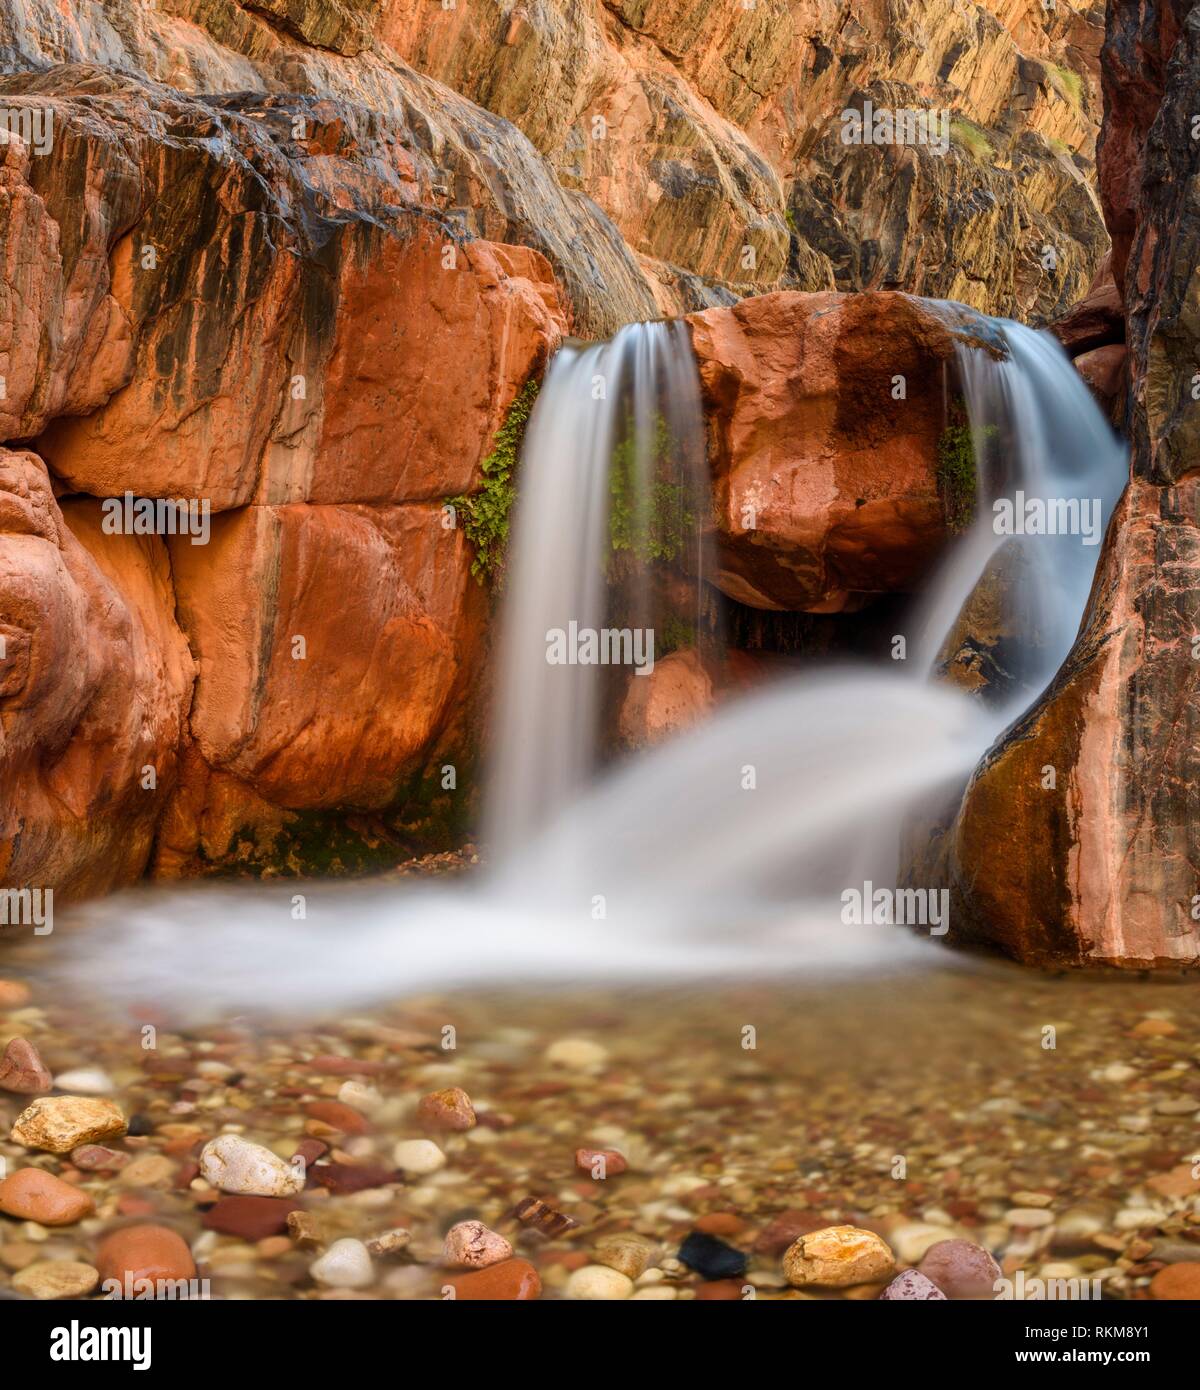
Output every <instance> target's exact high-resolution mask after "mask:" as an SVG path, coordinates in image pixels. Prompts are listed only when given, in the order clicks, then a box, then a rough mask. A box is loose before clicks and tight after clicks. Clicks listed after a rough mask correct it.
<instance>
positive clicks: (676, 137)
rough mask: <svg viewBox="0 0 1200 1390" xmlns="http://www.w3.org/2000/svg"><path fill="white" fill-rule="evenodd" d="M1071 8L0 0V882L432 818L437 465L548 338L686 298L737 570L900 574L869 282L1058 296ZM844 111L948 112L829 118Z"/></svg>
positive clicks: (521, 383)
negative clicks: (173, 509)
mask: <svg viewBox="0 0 1200 1390" xmlns="http://www.w3.org/2000/svg"><path fill="white" fill-rule="evenodd" d="M1101 34H1102V29H1101V24H1100V19H1099V16H1098V14H1097V12H1096V11H1095V10H1089V9H1085V8H1083V7H1072V6H1068V5H1065V4H1059V5H1057V6H1055V7H1053V8H1052V9H1049V10H1047V9H1044V8H1043V7H1042V6H1041V5H1040V4H1034V3H1023V2H1022V0H1017V2H1016V3H1013V0H1003V3H1000V2H999V0H997V3H989V4H965V5H963V4H956V5H950V4H947V3H946V0H924V2H923V3H921V4H918V5H916V6H913V5H911V4H901V3H898V0H876V2H874V3H870V4H850V3H845V2H844V0H838V2H835V0H800V2H799V3H792V2H791V0H789V2H788V3H785V2H784V0H749V2H748V0H725V3H721V4H715V3H714V4H700V5H689V6H682V5H679V4H678V3H675V2H674V0H662V3H658V2H657V0H650V3H637V4H634V3H628V4H627V3H606V4H602V3H600V0H545V2H544V3H541V2H540V0H532V2H531V3H524V2H522V3H517V4H509V3H507V0H506V3H504V4H502V5H500V6H496V5H492V4H485V3H483V2H482V0H457V3H452V4H436V3H433V0H421V3H420V4H418V3H417V0H386V3H359V0H253V3H250V0H247V2H246V3H236V0H104V2H103V3H101V0H75V3H73V4H72V5H71V6H69V7H67V6H62V5H60V4H58V3H57V2H56V0H25V3H23V4H21V5H20V6H10V7H7V8H6V9H4V11H3V12H2V13H0V67H2V68H3V70H4V72H5V74H6V75H5V76H4V77H3V78H0V108H3V111H4V113H5V121H6V129H8V128H14V129H15V128H16V127H18V126H20V123H21V121H22V120H23V119H24V120H28V121H32V119H33V116H34V114H35V113H40V115H41V117H43V118H44V117H45V116H46V115H49V116H50V117H51V118H52V122H53V129H52V138H51V139H50V140H49V141H48V142H47V147H46V148H44V149H43V148H41V147H40V145H39V142H38V141H37V140H33V141H25V140H20V139H15V138H14V139H11V140H8V141H6V142H4V143H3V145H0V220H2V221H3V225H4V228H5V236H4V238H3V243H2V254H3V265H2V266H0V379H2V381H0V384H2V387H3V389H2V390H0V426H2V427H0V445H3V446H4V447H3V453H0V489H2V490H0V637H3V639H4V641H3V647H2V651H0V738H2V743H0V772H2V775H3V785H4V799H3V802H2V803H0V873H2V875H3V879H4V881H5V882H6V883H16V884H34V885H38V886H53V887H55V888H57V889H58V890H59V891H61V892H63V893H65V894H66V895H68V896H84V895H86V894H89V893H93V892H98V891H102V890H105V889H108V888H111V887H114V886H117V885H119V884H121V883H124V882H128V881H130V880H132V879H134V878H136V877H137V876H139V875H140V874H142V873H143V872H147V871H149V872H152V873H159V874H168V875H177V874H193V873H202V872H209V871H213V870H219V871H228V870H245V871H247V872H267V873H279V872H311V871H319V870H332V871H353V870H355V869H358V868H362V867H366V866H368V865H370V864H373V863H379V862H390V861H392V860H394V859H396V858H398V857H400V856H402V855H403V854H404V853H406V852H410V851H411V849H412V848H414V847H415V846H417V845H420V844H422V843H426V842H428V841H429V839H430V837H433V839H434V840H437V841H438V842H444V841H445V839H446V838H448V837H451V836H453V835H454V834H455V833H456V831H461V828H462V826H463V824H464V817H465V814H466V811H467V809H468V807H469V794H470V789H471V787H472V785H473V778H472V772H473V766H474V762H475V759H476V756H477V753H478V745H479V727H480V718H479V712H480V704H481V700H482V698H483V695H484V694H485V693H486V692H485V690H484V682H483V677H484V675H485V672H486V665H487V634H488V631H489V617H490V612H491V607H492V603H493V599H494V596H493V595H491V594H489V593H488V592H487V589H486V588H485V587H484V586H482V585H481V584H479V583H478V582H476V579H475V578H474V577H473V576H472V573H471V570H472V563H473V560H474V558H475V557H474V555H473V552H472V546H471V543H470V542H469V540H468V539H467V538H466V536H465V535H464V533H463V530H462V529H461V528H460V526H459V525H458V524H457V523H458V520H459V518H457V517H456V516H455V514H454V512H453V511H449V512H448V511H447V507H446V503H447V499H448V498H450V497H460V496H464V495H465V496H471V495H476V496H478V495H479V494H480V490H481V489H483V488H485V486H486V484H487V475H486V474H485V471H484V467H483V465H484V463H485V461H486V460H487V459H488V457H489V453H490V451H491V450H492V449H493V445H494V440H495V437H496V431H497V430H498V429H499V428H500V426H501V425H502V424H503V423H504V422H505V420H506V418H507V417H508V413H509V410H510V407H511V406H512V404H513V402H514V401H515V400H517V398H518V397H519V396H521V397H522V398H523V399H524V398H525V393H527V392H528V390H529V389H531V383H536V380H537V378H538V377H539V376H540V373H541V370H542V367H543V365H544V362H545V360H546V358H547V355H548V354H549V353H550V352H552V351H553V349H554V347H555V346H556V344H557V343H558V342H559V341H560V339H561V338H562V336H563V335H564V334H566V333H576V334H579V335H581V336H600V335H605V334H608V333H610V332H612V331H613V330H614V329H615V328H616V327H617V326H619V325H620V324H623V323H626V322H629V321H633V320H639V319H645V318H650V317H654V316H656V315H659V314H667V313H669V314H674V313H683V312H688V313H690V314H691V315H692V319H691V322H692V326H693V337H694V339H695V341H696V344H697V349H698V352H699V354H700V356H701V358H702V360H703V370H704V373H705V389H706V398H707V402H708V410H709V415H710V433H711V438H712V441H713V447H714V462H715V466H716V468H717V484H718V494H719V496H718V503H719V513H718V522H717V525H718V530H719V532H720V538H721V547H722V571H721V578H720V582H721V585H722V587H723V588H725V590H726V592H727V593H729V594H730V595H732V596H733V597H734V598H736V599H738V600H739V601H740V602H742V603H744V604H747V605H750V606H752V607H756V608H762V609H769V610H785V611H789V610H803V611H806V612H816V613H820V612H833V611H841V610H845V609H848V608H853V607H855V606H857V605H858V604H860V603H862V602H865V601H866V600H867V599H869V598H870V597H872V596H874V595H877V594H881V593H884V594H886V593H892V592H896V591H904V590H906V589H909V588H911V587H912V586H914V585H916V584H918V583H919V582H920V579H921V577H922V576H923V574H924V573H925V572H926V571H927V569H928V566H929V564H930V563H931V562H932V560H933V559H934V557H935V555H936V553H937V550H938V548H939V546H940V545H941V543H942V540H943V539H944V536H945V532H946V527H945V521H944V516H943V512H942V505H941V501H940V499H939V496H938V491H937V482H936V477H935V456H936V446H937V438H938V433H939V430H940V428H941V427H942V424H943V423H944V422H943V421H942V420H941V417H940V414H939V407H938V406H937V404H936V402H938V401H940V400H941V399H942V396H943V393H944V373H945V363H946V361H947V359H948V356H949V355H950V353H951V351H952V348H951V346H950V344H951V338H950V336H949V335H948V334H947V333H946V331H945V329H944V328H943V327H939V326H937V325H936V324H935V323H933V322H932V321H931V320H929V319H928V317H927V316H925V315H923V314H922V313H920V312H919V311H917V310H915V309H913V307H912V306H911V304H910V303H908V302H907V301H905V300H904V299H903V296H902V295H897V294H890V293H887V292H888V291H893V290H902V291H909V292H911V293H914V294H927V295H938V296H949V297H954V298H957V299H961V300H963V301H965V302H967V303H968V304H971V305H973V306H975V307H977V308H979V309H982V310H987V311H991V312H1002V313H1011V314H1015V315H1017V316H1020V317H1023V318H1026V319H1031V320H1035V321H1044V320H1049V319H1053V318H1055V317H1057V316H1059V315H1061V313H1062V312H1063V310H1064V309H1066V308H1067V307H1068V306H1070V305H1071V304H1073V303H1074V302H1075V301H1077V300H1078V299H1079V298H1080V297H1081V295H1083V293H1084V292H1085V291H1086V289H1087V287H1088V286H1089V285H1090V284H1091V283H1092V281H1093V278H1094V276H1095V273H1096V270H1097V267H1098V266H1099V265H1100V262H1101V258H1102V257H1103V255H1104V254H1105V251H1106V249H1107V238H1106V235H1105V232H1104V229H1103V225H1102V222H1101V219H1100V215H1099V210H1098V203H1097V198H1096V194H1095V191H1094V188H1093V183H1094V177H1093V176H1094V160H1095V149H1096V139H1097V133H1098V118H1099V112H1100V95H1099V93H1100V67H1099V57H1098V55H1099V46H1100V39H1101ZM872 107H873V108H875V109H877V110H882V111H892V110H894V109H896V108H903V107H912V108H915V109H920V110H922V111H928V110H938V111H944V112H945V114H946V117H947V124H946V125H945V127H944V128H943V127H942V126H941V125H937V126H935V127H928V128H925V130H924V134H923V136H922V137H921V138H919V139H916V140H915V141H909V142H908V143H899V144H897V143H891V142H889V141H888V140H883V142H882V143H880V142H877V141H876V140H874V139H873V138H872V139H870V140H867V141H862V142H859V143H847V142H846V141H845V140H844V139H843V128H844V121H843V115H842V113H843V110H844V109H846V108H849V109H851V110H853V111H855V112H857V113H859V115H860V117H861V115H862V114H863V113H865V112H869V111H870V110H871V109H872ZM868 125H869V121H868ZM30 128H31V129H35V127H32V126H31V127H30ZM873 129H874V128H873V127H871V128H870V129H869V132H868V133H869V134H873ZM941 135H944V136H945V145H944V148H942V147H940V146H939V145H938V144H937V140H938V139H939V138H940V136H941ZM850 291H868V292H871V293H867V294H865V295H864V296H863V297H862V299H861V300H855V299H854V298H853V297H851V298H847V297H846V296H847V292H850ZM875 291H883V292H884V293H874V292H875ZM748 296H754V298H747V297H748ZM877 340H878V344H879V346H876V341H877ZM759 354H761V359H760V360H758V361H756V360H755V359H756V358H757V357H758V355H759ZM764 368H769V371H765V370H764ZM776 368H778V369H779V371H780V372H781V373H782V374H783V377H782V379H784V380H786V381H787V382H788V384H789V389H791V390H793V392H794V394H795V395H796V397H797V399H798V400H799V401H800V402H801V403H802V404H801V405H800V406H798V407H794V408H793V407H789V406H787V404H786V403H785V402H782V401H781V399H780V397H779V395H778V390H777V388H776V387H774V386H772V385H771V383H770V382H769V381H768V380H767V377H768V376H769V374H770V372H773V371H774V370H775V369H776ZM897 372H899V373H902V374H907V375H909V376H911V377H912V378H913V381H914V383H915V386H916V389H915V390H914V391H913V392H912V394H910V396H909V397H908V404H907V406H906V407H905V408H904V409H903V410H899V409H897V408H895V405H894V402H891V400H890V398H889V397H888V396H887V394H886V392H887V383H888V382H890V381H891V379H892V377H893V376H894V374H895V373H897ZM876 398H877V399H876ZM872 402H874V403H872ZM881 458H885V459H887V460H888V466H886V467H885V466H883V465H882V464H881V462H880V459H881ZM892 465H895V466H894V467H893V466H892ZM113 500H115V502H116V504H117V507H118V512H117V515H118V516H119V517H121V518H124V520H122V521H120V522H119V523H114V521H113V514H112V512H111V511H110V510H109V502H110V501H113ZM143 501H144V502H146V503H147V504H155V503H159V502H163V503H169V504H171V505H172V506H175V504H193V505H194V507H195V508H196V509H197V510H198V509H200V508H201V507H205V508H207V509H208V513H207V515H206V518H205V534H204V537H203V543H200V544H194V543H193V542H194V541H195V540H197V539H199V537H194V536H192V535H189V534H186V533H185V534H173V533H171V528H169V527H165V526H164V525H163V524H162V515H164V514H161V513H155V514H154V515H156V516H157V517H158V519H157V520H156V521H155V522H154V523H153V524H150V525H148V526H147V527H146V528H144V529H138V528H137V527H136V526H130V525H129V524H128V518H130V517H132V516H133V514H134V513H133V508H134V505H135V504H140V503H141V502H143ZM748 502H749V503H752V504H753V510H754V511H755V520H754V522H753V524H751V523H750V522H749V521H747V520H746V519H745V518H746V515H747V513H746V504H747V503H748ZM184 515H185V516H186V515H187V514H186V513H185V514H184Z"/></svg>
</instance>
